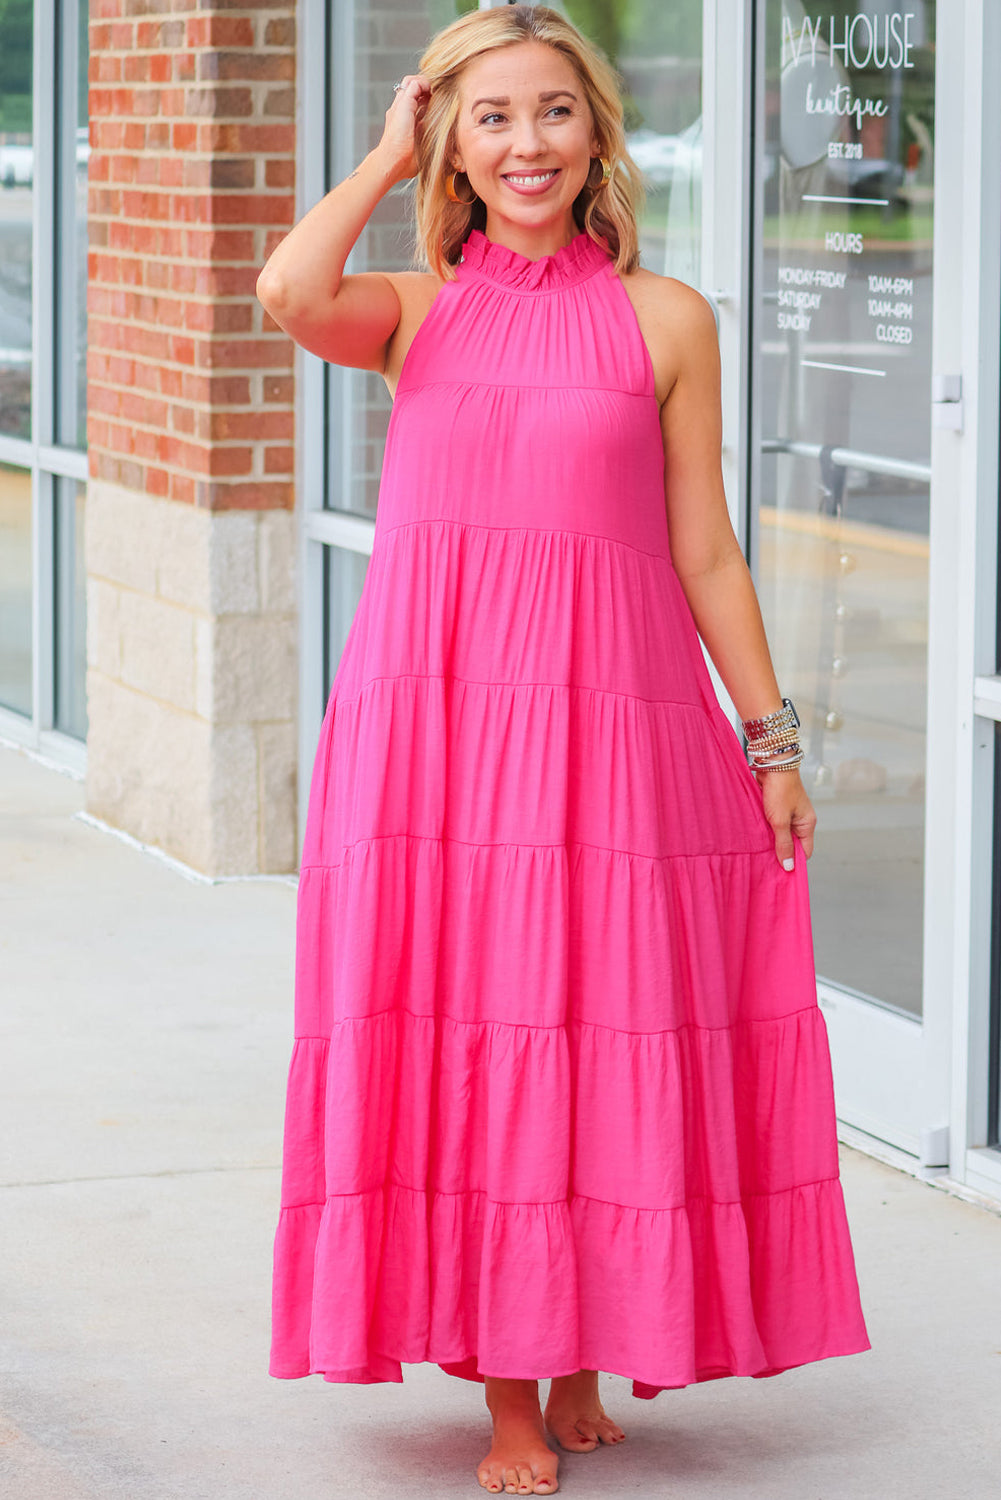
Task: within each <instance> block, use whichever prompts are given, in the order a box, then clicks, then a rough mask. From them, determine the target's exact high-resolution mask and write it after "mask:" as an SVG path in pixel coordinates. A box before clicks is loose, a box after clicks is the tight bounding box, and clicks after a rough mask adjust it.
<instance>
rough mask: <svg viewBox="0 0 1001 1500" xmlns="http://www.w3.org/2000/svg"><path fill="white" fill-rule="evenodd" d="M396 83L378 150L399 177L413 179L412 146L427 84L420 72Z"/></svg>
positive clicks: (426, 97) (428, 93) (414, 159)
mask: <svg viewBox="0 0 1001 1500" xmlns="http://www.w3.org/2000/svg"><path fill="white" fill-rule="evenodd" d="M400 83H401V87H400V88H398V89H397V90H396V93H395V94H394V95H393V102H392V104H391V105H390V106H389V108H388V109H387V110H386V126H385V129H384V130H383V133H382V140H381V141H380V142H379V147H378V149H379V151H380V152H383V153H385V155H386V156H388V157H389V158H390V159H391V160H392V161H393V163H394V164H395V168H396V170H397V171H398V173H399V175H400V177H401V178H406V177H416V175H417V170H418V165H417V153H416V145H417V141H418V140H419V138H420V129H421V123H422V121H423V118H424V111H425V109H426V108H427V103H428V100H429V99H430V97H431V85H430V83H429V82H428V79H427V78H426V77H425V75H424V74H423V73H407V74H405V75H404V77H403V78H402V79H401V80H400Z"/></svg>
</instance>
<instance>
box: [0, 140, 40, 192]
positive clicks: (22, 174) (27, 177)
mask: <svg viewBox="0 0 1001 1500" xmlns="http://www.w3.org/2000/svg"><path fill="white" fill-rule="evenodd" d="M34 176H35V153H34V151H33V150H32V148H31V147H30V146H0V183H3V185H4V187H5V188H12V187H30V186H31V184H32V181H33V179H34Z"/></svg>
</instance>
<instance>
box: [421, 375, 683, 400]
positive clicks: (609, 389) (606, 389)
mask: <svg viewBox="0 0 1001 1500" xmlns="http://www.w3.org/2000/svg"><path fill="white" fill-rule="evenodd" d="M435 385H456V386H474V387H475V388H476V389H477V390H488V391H493V390H497V391H601V392H603V393H610V394H612V395H614V396H636V397H637V398H638V399H639V400H641V401H649V400H654V401H656V400H657V397H656V394H655V392H654V391H627V390H626V388H625V386H621V385H581V384H578V383H577V382H576V381H571V380H566V381H560V383H559V384H558V385H555V384H552V383H547V384H543V385H530V384H529V383H528V381H525V380H422V381H421V382H420V383H419V384H415V385H408V386H406V387H405V389H404V390H402V391H401V390H400V386H399V382H397V386H396V395H395V396H394V397H393V401H394V404H395V403H396V402H398V401H399V399H400V397H401V396H410V395H413V394H414V392H416V391H424V390H428V389H429V388H430V387H431V386H435Z"/></svg>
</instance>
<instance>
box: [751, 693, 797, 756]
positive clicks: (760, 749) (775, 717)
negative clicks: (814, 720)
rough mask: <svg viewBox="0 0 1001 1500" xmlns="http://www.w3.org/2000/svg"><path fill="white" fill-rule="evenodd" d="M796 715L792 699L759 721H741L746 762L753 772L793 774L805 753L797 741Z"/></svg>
mask: <svg viewBox="0 0 1001 1500" xmlns="http://www.w3.org/2000/svg"><path fill="white" fill-rule="evenodd" d="M799 722H800V721H799V715H798V714H797V712H796V709H795V707H794V706H793V702H792V699H791V698H783V699H782V707H781V708H779V709H776V710H775V712H774V713H771V714H765V715H764V716H763V717H762V718H760V719H744V720H743V721H742V725H741V727H742V728H743V731H744V738H745V739H746V741H747V758H748V762H749V764H750V766H751V768H752V770H755V771H794V770H795V769H796V767H797V766H798V765H799V764H800V762H801V761H802V759H803V756H804V751H803V749H802V747H801V746H800V743H799V741H798V739H797V738H796V731H797V729H798V728H799Z"/></svg>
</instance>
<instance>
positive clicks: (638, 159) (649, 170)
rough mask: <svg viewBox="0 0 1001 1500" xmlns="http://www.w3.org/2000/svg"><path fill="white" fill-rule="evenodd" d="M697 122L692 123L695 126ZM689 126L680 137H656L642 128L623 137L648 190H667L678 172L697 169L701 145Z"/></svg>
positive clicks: (700, 158)
mask: <svg viewBox="0 0 1001 1500" xmlns="http://www.w3.org/2000/svg"><path fill="white" fill-rule="evenodd" d="M698 124H699V122H698V121H696V125H698ZM693 129H694V127H693V126H689V127H688V129H687V130H684V131H682V133H681V134H680V135H659V134H658V133H657V131H655V130H648V129H647V127H646V126H643V127H642V128H641V129H640V130H633V131H631V132H630V133H629V134H628V135H627V136H626V148H627V150H628V152H629V155H630V156H631V157H632V159H633V161H634V162H635V163H636V165H637V166H638V167H639V169H640V171H641V172H642V173H643V175H644V177H645V178H646V179H647V182H648V183H649V184H650V185H651V187H670V185H671V183H672V182H674V180H675V178H676V177H677V176H678V175H679V173H684V174H685V175H686V176H690V175H691V174H692V172H698V171H699V170H700V169H701V162H702V151H701V145H700V143H698V142H697V141H696V140H695V139H694V138H693V135H692V132H693Z"/></svg>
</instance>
